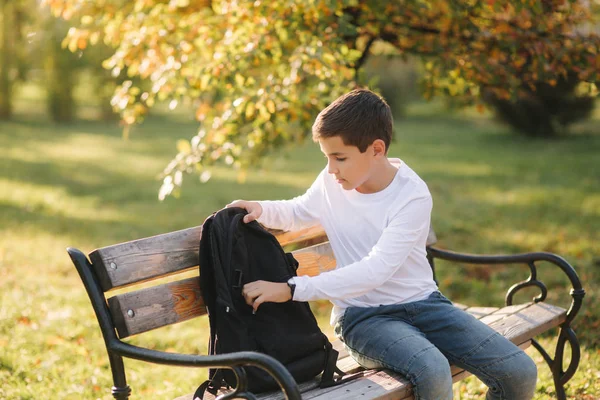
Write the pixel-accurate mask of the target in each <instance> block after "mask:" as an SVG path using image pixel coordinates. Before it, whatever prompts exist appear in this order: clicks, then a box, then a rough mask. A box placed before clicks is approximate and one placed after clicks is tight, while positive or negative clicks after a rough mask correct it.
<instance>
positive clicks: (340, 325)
mask: <svg viewBox="0 0 600 400" xmlns="http://www.w3.org/2000/svg"><path fill="white" fill-rule="evenodd" d="M346 311H347V309H346V310H344V312H343V313H342V315H340V317H339V318H338V320H337V322H336V323H335V325H334V327H333V333H334V335H335V337H337V338H338V339H339V340H341V341H342V342H343V341H344V336H343V335H344V320H345V319H346Z"/></svg>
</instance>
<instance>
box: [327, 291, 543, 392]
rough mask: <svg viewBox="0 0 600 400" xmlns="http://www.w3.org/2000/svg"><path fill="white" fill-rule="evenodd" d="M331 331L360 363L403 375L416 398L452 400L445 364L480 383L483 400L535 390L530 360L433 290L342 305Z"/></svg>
mask: <svg viewBox="0 0 600 400" xmlns="http://www.w3.org/2000/svg"><path fill="white" fill-rule="evenodd" d="M335 333H336V335H337V336H338V338H340V339H341V340H342V341H343V342H344V344H345V345H346V347H347V348H348V352H349V353H350V355H351V356H352V357H353V358H354V359H355V360H356V361H357V362H358V363H359V364H360V365H362V366H363V367H365V368H386V369H391V370H393V371H396V372H398V373H399V374H401V375H403V376H404V377H405V378H406V379H408V380H409V381H410V382H411V383H412V385H413V391H414V396H415V399H417V400H420V399H422V400H440V399H442V400H445V399H452V376H451V373H450V363H452V364H454V365H457V366H459V367H461V368H464V369H465V370H467V371H469V372H471V373H472V374H473V375H475V376H477V377H478V378H479V379H480V380H481V381H482V382H483V383H485V384H486V385H487V386H488V392H487V399H488V400H500V399H506V400H521V399H531V398H532V397H533V394H534V391H535V385H536V380H537V368H536V365H535V363H534V362H533V360H531V358H529V356H527V354H525V353H524V352H523V350H521V349H520V348H519V347H517V346H516V345H514V344H513V343H511V342H510V341H509V340H508V339H506V338H505V337H504V336H502V335H500V334H499V333H497V332H496V331H494V330H493V329H492V328H490V327H488V326H487V325H485V324H484V323H483V322H481V321H479V320H477V319H476V318H475V317H473V316H472V315H470V314H469V313H467V312H465V311H463V310H461V309H459V308H457V307H454V306H453V305H452V302H450V300H448V299H447V298H446V297H444V295H442V294H441V293H440V292H437V291H436V292H433V293H432V294H431V295H430V296H429V297H428V298H427V299H425V300H421V301H415V302H412V303H406V304H393V305H384V306H379V307H366V308H362V307H350V308H347V309H346V311H345V312H344V314H343V315H342V317H341V318H340V320H339V321H338V323H337V324H336V326H335Z"/></svg>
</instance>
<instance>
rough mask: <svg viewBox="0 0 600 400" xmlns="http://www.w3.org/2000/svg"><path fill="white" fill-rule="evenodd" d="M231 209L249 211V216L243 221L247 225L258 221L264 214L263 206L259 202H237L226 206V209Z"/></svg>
mask: <svg viewBox="0 0 600 400" xmlns="http://www.w3.org/2000/svg"><path fill="white" fill-rule="evenodd" d="M229 207H239V208H243V209H244V210H246V211H248V214H246V215H245V216H244V219H243V221H244V222H245V223H248V222H251V221H254V220H255V219H258V218H259V217H260V216H261V215H262V212H263V209H262V207H261V205H260V204H259V203H258V202H257V201H246V200H235V201H232V202H231V203H229V204H227V205H226V206H225V208H229Z"/></svg>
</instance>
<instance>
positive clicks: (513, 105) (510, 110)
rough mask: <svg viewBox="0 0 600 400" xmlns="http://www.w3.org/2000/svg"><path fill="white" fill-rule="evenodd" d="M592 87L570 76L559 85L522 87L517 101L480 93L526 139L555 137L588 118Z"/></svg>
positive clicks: (499, 115) (576, 77)
mask: <svg viewBox="0 0 600 400" xmlns="http://www.w3.org/2000/svg"><path fill="white" fill-rule="evenodd" d="M595 90H596V86H595V85H594V84H591V85H588V84H585V83H583V82H580V81H579V78H578V76H577V74H575V73H570V74H568V76H567V77H566V78H564V77H560V78H559V80H558V82H552V84H550V83H544V82H540V83H537V84H535V85H534V88H533V89H531V88H529V87H524V88H522V91H521V94H520V95H519V97H518V99H517V100H516V101H512V100H506V99H502V98H499V97H498V96H497V95H496V94H495V93H493V92H485V91H484V93H483V98H484V100H485V101H486V102H487V103H488V104H490V106H491V107H492V108H493V109H494V110H495V112H496V114H497V115H498V117H499V118H500V119H501V120H502V121H504V122H506V123H507V124H509V125H510V126H512V127H513V128H514V129H515V130H516V131H517V132H519V133H521V134H523V135H525V136H533V137H555V136H557V135H560V134H564V133H566V132H567V129H568V126H569V125H571V124H573V123H575V122H577V121H580V120H583V119H586V118H588V117H589V116H590V115H591V113H592V111H593V109H594V101H595V97H594V96H593V95H594V91H595Z"/></svg>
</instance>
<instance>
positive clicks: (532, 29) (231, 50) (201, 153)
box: [46, 0, 600, 198]
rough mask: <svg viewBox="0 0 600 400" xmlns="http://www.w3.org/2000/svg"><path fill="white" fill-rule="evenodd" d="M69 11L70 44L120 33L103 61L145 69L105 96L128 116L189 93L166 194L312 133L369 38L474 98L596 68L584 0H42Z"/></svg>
mask: <svg viewBox="0 0 600 400" xmlns="http://www.w3.org/2000/svg"><path fill="white" fill-rule="evenodd" d="M46 3H48V4H49V5H50V7H51V8H52V10H53V11H54V12H55V14H56V15H60V16H62V17H63V18H66V19H72V20H73V21H76V22H78V23H77V29H73V30H71V31H70V32H69V36H68V40H69V41H70V46H71V47H74V48H82V47H85V46H86V45H87V43H88V42H90V43H92V44H93V43H96V42H98V41H99V40H103V41H104V42H105V43H107V44H110V45H112V46H114V47H115V52H114V54H113V55H112V56H111V57H110V58H108V59H107V60H106V61H105V63H104V66H105V67H106V68H108V69H111V70H112V71H113V73H116V74H118V73H120V72H121V71H122V70H126V72H127V74H128V75H129V76H130V77H132V78H133V77H140V78H142V79H146V80H149V81H150V83H151V89H150V90H147V91H144V90H142V89H141V88H140V87H139V86H138V85H135V84H133V82H132V81H125V82H124V83H123V85H121V86H120V87H119V88H118V90H117V92H116V94H115V97H114V98H113V102H114V104H115V105H116V106H117V107H118V108H119V109H120V110H121V113H122V118H123V120H124V122H125V123H127V124H133V123H135V122H136V121H137V120H138V119H139V118H140V117H141V116H143V115H144V114H145V113H146V112H147V110H148V109H149V108H151V107H152V106H153V104H154V103H155V102H156V101H157V100H159V101H169V102H170V105H171V107H176V106H177V105H178V104H180V103H184V102H186V103H191V104H193V105H194V106H195V109H196V118H197V119H198V121H199V123H200V129H199V130H198V133H197V134H196V135H195V136H194V137H192V139H191V140H190V141H189V142H187V141H185V142H179V143H178V150H179V154H177V156H176V157H175V158H174V159H173V160H172V161H171V162H170V163H169V165H167V167H166V168H165V171H164V181H163V185H162V188H161V191H160V194H159V197H160V198H164V196H166V195H168V194H171V193H173V192H175V193H176V192H177V190H178V189H179V188H180V186H181V184H182V179H183V173H184V172H193V171H201V172H203V174H202V176H206V173H205V171H207V169H208V168H210V166H211V165H212V164H213V163H215V162H224V163H226V164H229V165H232V166H233V167H235V168H239V169H241V170H242V171H243V170H244V168H245V167H247V166H248V165H250V164H253V163H256V162H258V161H259V160H260V159H261V158H262V157H263V155H265V154H266V153H268V152H269V151H271V150H273V149H274V148H277V147H279V146H281V145H283V144H285V143H299V142H302V141H303V140H304V139H305V138H306V137H308V136H309V132H310V125H311V122H312V119H313V118H314V116H315V114H316V112H317V111H318V110H320V109H321V108H323V107H324V106H325V105H326V104H328V102H330V101H331V100H332V99H333V98H335V97H337V96H338V95H340V94H342V93H343V92H346V91H348V89H350V88H352V87H354V86H356V85H359V84H362V83H363V82H361V81H360V76H361V74H360V70H361V67H362V66H363V63H364V62H365V60H366V59H367V57H368V56H369V54H370V49H371V46H372V45H373V43H375V42H376V41H383V42H386V43H388V44H389V45H390V46H392V47H393V48H394V49H395V51H396V52H397V53H399V54H414V55H417V56H419V57H421V58H422V59H423V61H424V63H425V70H426V76H425V78H424V82H423V90H424V94H425V96H426V97H431V96H433V95H437V94H445V95H450V96H454V97H455V98H456V99H457V100H458V101H459V102H460V103H461V104H472V103H475V102H478V101H479V99H480V96H479V94H480V89H481V88H485V90H488V91H492V92H493V93H495V94H496V95H497V96H498V97H500V98H511V97H512V98H516V96H517V95H518V92H519V90H520V88H521V87H522V85H526V86H528V87H535V84H536V83H537V82H553V81H557V80H558V79H559V77H561V76H565V77H566V75H567V74H568V72H569V71H575V72H576V73H577V74H578V77H579V79H580V80H581V81H583V82H588V84H589V85H590V86H591V85H592V84H593V83H594V82H596V81H597V80H598V70H599V69H600V55H599V54H598V53H599V50H600V38H599V36H598V35H597V34H595V33H593V32H589V33H584V32H582V31H581V30H578V28H579V27H581V26H582V24H584V23H588V22H589V21H593V19H592V13H591V10H590V9H589V8H590V4H589V2H587V1H583V0H519V1H512V2H500V1H495V0H468V1H450V0H432V1H424V0H404V1H403V0H399V1H394V2H383V1H379V0H343V1H333V0H312V1H303V2H288V1H283V0H270V1H263V0H256V1H254V2H239V1H225V0H224V1H216V0H215V1H209V0H170V1H166V0H164V1H159V0H134V1H126V2H125V1H122V0H104V1H102V2H90V1H87V0H46Z"/></svg>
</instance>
